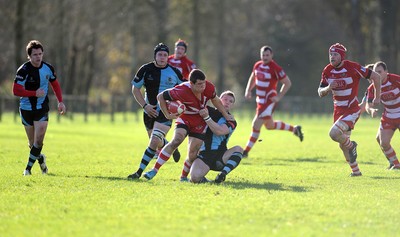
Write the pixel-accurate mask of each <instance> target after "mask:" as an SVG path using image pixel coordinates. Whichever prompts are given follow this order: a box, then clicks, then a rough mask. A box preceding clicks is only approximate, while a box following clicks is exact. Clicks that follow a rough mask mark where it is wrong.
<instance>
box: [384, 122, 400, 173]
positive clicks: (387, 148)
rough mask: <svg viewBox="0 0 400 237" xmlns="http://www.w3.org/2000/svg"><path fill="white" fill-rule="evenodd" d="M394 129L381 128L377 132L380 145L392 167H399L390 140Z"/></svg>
mask: <svg viewBox="0 0 400 237" xmlns="http://www.w3.org/2000/svg"><path fill="white" fill-rule="evenodd" d="M394 132H395V130H393V129H385V128H381V129H380V133H379V140H380V144H379V145H380V147H381V150H382V152H383V154H384V155H385V157H386V158H387V159H388V160H389V162H390V163H391V164H393V167H392V169H400V164H399V160H398V159H397V155H396V151H395V150H394V149H393V147H392V146H391V144H390V142H391V140H392V137H393V134H394Z"/></svg>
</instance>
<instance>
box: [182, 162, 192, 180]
mask: <svg viewBox="0 0 400 237" xmlns="http://www.w3.org/2000/svg"><path fill="white" fill-rule="evenodd" d="M190 167H192V163H190V162H189V161H188V160H185V163H184V164H183V169H182V175H181V177H187V176H188V175H189V172H190Z"/></svg>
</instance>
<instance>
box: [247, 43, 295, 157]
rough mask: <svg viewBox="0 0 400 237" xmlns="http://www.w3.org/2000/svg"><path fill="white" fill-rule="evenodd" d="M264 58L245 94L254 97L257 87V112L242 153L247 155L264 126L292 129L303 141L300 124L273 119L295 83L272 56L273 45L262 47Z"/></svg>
mask: <svg viewBox="0 0 400 237" xmlns="http://www.w3.org/2000/svg"><path fill="white" fill-rule="evenodd" d="M260 57H261V60H260V61H258V62H256V63H255V64H254V67H253V71H252V72H251V74H250V77H249V81H248V82H247V86H246V92H245V97H246V99H250V98H251V91H252V90H253V88H254V87H255V88H256V96H257V98H256V102H257V112H256V115H255V116H254V119H253V125H252V132H251V134H250V138H249V141H248V142H247V146H246V148H245V150H244V152H243V157H247V156H248V153H249V151H250V150H251V148H252V147H253V146H254V143H255V142H256V141H257V139H258V137H259V136H260V130H261V127H262V125H264V126H265V127H266V128H267V129H268V130H284V131H289V132H292V133H293V134H294V135H296V136H298V137H299V138H300V141H303V133H302V131H301V126H293V125H290V124H287V123H284V122H283V121H279V120H276V121H274V119H273V118H272V114H273V112H274V109H275V107H276V105H277V103H278V102H279V101H280V100H281V99H282V98H283V96H284V95H285V94H286V92H287V91H288V90H289V88H290V87H291V85H292V83H291V81H290V79H289V77H288V76H287V75H286V73H285V71H284V70H283V69H282V68H281V67H280V66H279V65H278V64H277V63H276V62H275V61H274V60H273V59H272V58H273V52H272V48H271V47H270V46H263V47H261V50H260ZM278 82H281V83H282V87H281V89H280V92H279V94H278V93H277V90H276V88H277V85H278Z"/></svg>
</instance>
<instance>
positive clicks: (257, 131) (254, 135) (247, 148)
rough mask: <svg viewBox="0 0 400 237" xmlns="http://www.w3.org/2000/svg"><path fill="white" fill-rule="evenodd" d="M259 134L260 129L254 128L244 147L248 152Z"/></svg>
mask: <svg viewBox="0 0 400 237" xmlns="http://www.w3.org/2000/svg"><path fill="white" fill-rule="evenodd" d="M259 136H260V130H255V129H254V128H253V131H252V132H251V134H250V138H249V141H248V142H247V145H246V148H245V149H244V150H245V151H246V152H249V151H250V150H251V148H252V147H253V146H254V143H255V142H256V141H257V139H258V137H259Z"/></svg>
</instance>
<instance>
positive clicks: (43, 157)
mask: <svg viewBox="0 0 400 237" xmlns="http://www.w3.org/2000/svg"><path fill="white" fill-rule="evenodd" d="M41 158H42V159H43V163H42V164H40V169H41V170H42V174H47V173H48V172H49V170H48V169H47V165H46V156H45V155H44V154H40V155H39V159H41Z"/></svg>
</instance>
